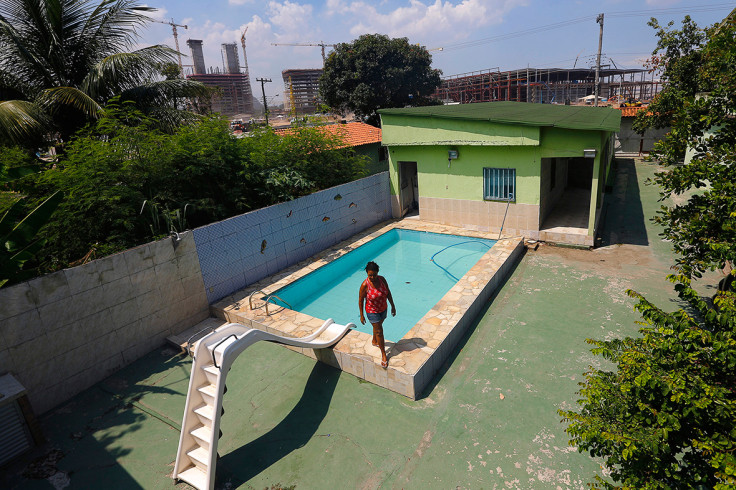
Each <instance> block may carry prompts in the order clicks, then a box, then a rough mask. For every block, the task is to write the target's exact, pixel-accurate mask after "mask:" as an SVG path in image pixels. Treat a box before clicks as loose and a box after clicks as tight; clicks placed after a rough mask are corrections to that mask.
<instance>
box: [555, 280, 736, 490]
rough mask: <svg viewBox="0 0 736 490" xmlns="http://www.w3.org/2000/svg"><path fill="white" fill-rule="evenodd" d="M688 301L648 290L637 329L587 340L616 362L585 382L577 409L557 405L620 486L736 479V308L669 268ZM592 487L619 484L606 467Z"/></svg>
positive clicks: (575, 439) (581, 445)
mask: <svg viewBox="0 0 736 490" xmlns="http://www.w3.org/2000/svg"><path fill="white" fill-rule="evenodd" d="M671 279H672V280H673V281H674V282H676V283H677V285H676V290H677V291H678V294H679V296H680V298H681V299H683V300H684V301H685V302H686V304H687V305H688V306H689V310H688V311H686V310H684V309H681V310H679V311H676V312H674V313H666V312H664V311H663V310H661V309H660V308H658V307H656V306H655V305H653V304H652V303H650V302H649V301H647V300H646V299H645V298H644V297H643V296H641V295H639V294H637V293H635V292H633V291H629V294H630V296H632V297H634V298H636V299H638V304H637V306H636V309H637V310H638V311H639V312H641V314H642V316H643V319H644V321H643V322H641V324H642V325H643V328H641V329H640V331H639V332H640V334H641V336H640V337H637V338H630V337H627V338H625V339H622V340H619V339H616V340H610V341H600V340H588V342H589V343H591V344H593V345H594V346H595V348H594V349H593V352H594V353H595V354H598V355H601V356H603V357H604V358H605V359H607V360H609V361H611V362H612V363H613V364H614V367H615V369H614V370H611V371H607V370H599V369H593V370H591V371H590V372H588V373H586V375H585V377H586V380H585V382H584V383H581V386H582V389H581V390H580V395H581V396H582V400H580V402H579V403H580V404H581V409H580V411H579V412H575V411H560V414H561V415H562V416H563V420H564V421H567V422H570V425H569V427H568V429H567V432H568V434H569V435H570V436H571V437H572V440H571V441H570V442H571V444H573V445H576V446H577V447H578V449H579V450H580V451H588V452H590V454H591V455H592V456H596V457H601V458H603V459H604V465H605V467H606V469H607V470H608V472H610V476H611V478H612V479H613V480H614V482H617V483H620V485H621V487H622V488H631V489H643V488H646V489H655V488H656V489H659V488H662V489H665V488H698V487H700V488H724V489H725V488H733V486H734V485H736V424H735V423H734V422H735V421H736V315H735V314H736V309H735V308H734V299H735V298H736V295H734V293H732V292H720V293H719V295H718V296H717V299H716V301H717V307H714V306H713V305H712V304H711V303H710V302H707V301H704V300H703V299H702V298H700V297H699V296H698V294H697V292H695V291H694V290H693V289H692V287H691V285H690V279H689V278H688V277H687V276H685V275H676V276H672V277H671ZM594 487H596V488H601V487H602V488H619V487H618V486H615V485H612V484H610V483H609V482H607V481H606V480H605V479H603V478H601V477H600V476H597V477H596V485H594Z"/></svg>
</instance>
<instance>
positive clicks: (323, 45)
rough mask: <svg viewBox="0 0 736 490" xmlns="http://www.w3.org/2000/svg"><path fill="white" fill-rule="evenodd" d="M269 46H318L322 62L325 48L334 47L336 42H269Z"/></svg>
mask: <svg viewBox="0 0 736 490" xmlns="http://www.w3.org/2000/svg"><path fill="white" fill-rule="evenodd" d="M271 46H320V47H321V48H322V64H323V65H324V63H325V59H326V58H325V48H326V47H330V48H334V47H335V46H337V45H336V44H325V43H271Z"/></svg>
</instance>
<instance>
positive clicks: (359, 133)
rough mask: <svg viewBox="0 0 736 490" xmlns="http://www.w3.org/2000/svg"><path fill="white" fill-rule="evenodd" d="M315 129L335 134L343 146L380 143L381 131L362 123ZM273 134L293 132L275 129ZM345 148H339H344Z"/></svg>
mask: <svg viewBox="0 0 736 490" xmlns="http://www.w3.org/2000/svg"><path fill="white" fill-rule="evenodd" d="M317 129H319V130H320V131H324V132H325V133H328V134H337V135H340V136H342V138H343V140H344V141H345V143H346V144H345V146H360V145H367V144H370V143H380V142H381V129H380V128H376V127H374V126H371V125H370V124H365V123H362V122H349V123H346V124H328V125H325V126H317ZM274 132H275V133H276V134H288V133H291V132H293V129H291V128H285V129H276V130H275V131H274ZM345 146H342V147H340V148H344V147H345Z"/></svg>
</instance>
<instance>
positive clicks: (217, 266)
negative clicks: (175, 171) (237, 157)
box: [194, 172, 391, 303]
mask: <svg viewBox="0 0 736 490" xmlns="http://www.w3.org/2000/svg"><path fill="white" fill-rule="evenodd" d="M389 198H390V196H389V177H388V172H381V173H380V174H376V175H372V176H370V177H366V178H364V179H360V180H356V181H354V182H349V183H347V184H343V185H339V186H337V187H332V188H330V189H327V190H324V191H320V192H316V193H314V194H310V195H309V196H304V197H300V198H299V199H295V200H293V201H289V202H285V203H281V204H276V205H274V206H269V207H267V208H262V209H258V210H256V211H252V212H250V213H246V214H242V215H240V216H236V217H234V218H230V219H227V220H225V221H220V222H218V223H213V224H211V225H208V226H203V227H202V228H197V229H196V230H194V240H195V242H196V244H197V253H198V254H199V262H200V264H201V267H202V276H203V278H204V285H205V288H206V293H207V299H208V301H209V302H210V303H213V302H215V301H218V300H219V299H221V298H224V297H225V296H227V295H229V294H232V293H233V292H235V291H238V290H239V289H242V288H244V287H245V286H247V285H248V284H252V283H254V282H256V281H259V280H260V279H263V278H264V277H266V276H268V275H271V274H273V273H275V272H277V271H279V270H281V269H283V268H285V267H287V266H289V265H292V264H295V263H297V262H299V261H301V260H304V259H306V258H307V257H311V256H312V255H314V254H316V253H318V252H320V251H322V250H324V249H325V248H327V247H330V246H332V245H334V244H335V243H338V242H340V241H342V240H344V239H345V238H347V237H349V236H351V235H353V234H355V233H357V232H359V231H362V230H364V229H366V228H368V227H370V226H373V225H374V224H376V223H378V222H381V221H384V220H386V219H389V218H390V212H391V207H390V201H389Z"/></svg>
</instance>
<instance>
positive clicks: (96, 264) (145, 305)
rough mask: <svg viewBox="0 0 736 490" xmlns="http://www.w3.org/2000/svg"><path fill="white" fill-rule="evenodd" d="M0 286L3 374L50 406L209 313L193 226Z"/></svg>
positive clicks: (39, 408) (39, 406)
mask: <svg viewBox="0 0 736 490" xmlns="http://www.w3.org/2000/svg"><path fill="white" fill-rule="evenodd" d="M181 236H182V240H181V241H180V242H179V243H178V244H177V246H176V247H174V245H173V242H172V240H171V239H165V240H161V241H158V242H153V243H149V244H147V245H143V246H140V247H136V248H133V249H130V250H127V251H125V252H123V253H120V254H117V255H113V256H110V257H106V258H104V259H100V260H95V261H93V262H90V263H89V264H86V265H83V266H79V267H74V268H71V269H66V270H63V271H60V272H57V273H54V274H50V275H47V276H43V277H40V278H37V279H34V280H32V281H29V282H25V283H21V284H17V285H15V286H11V287H8V288H2V289H0V374H3V373H5V372H11V373H12V374H13V375H14V376H15V377H16V378H17V379H18V380H19V381H20V382H21V383H22V384H23V386H24V387H25V388H26V389H27V390H28V393H29V399H30V401H31V403H32V405H33V409H34V411H35V412H36V413H43V412H45V411H47V410H48V409H50V408H52V407H54V406H55V405H57V404H59V403H62V402H64V401H65V400H67V399H69V398H71V397H72V396H73V395H75V394H77V393H79V392H80V391H82V390H84V389H86V388H88V387H89V386H91V385H93V384H94V383H97V382H98V381H101V380H102V379H104V378H105V377H107V376H109V375H110V374H111V373H112V372H113V371H115V370H117V369H119V368H121V367H123V366H125V365H127V364H130V363H131V362H132V361H134V360H136V359H138V358H139V357H141V356H142V355H144V354H146V353H147V352H149V351H151V350H152V349H154V348H156V347H157V346H159V345H161V344H162V343H163V342H164V340H165V338H166V337H167V336H169V335H171V334H176V333H180V332H182V331H184V330H186V329H187V328H189V327H191V326H192V325H195V324H197V323H198V322H200V321H202V320H203V319H205V318H207V316H208V315H209V306H208V303H207V298H206V296H205V294H204V285H203V283H202V275H201V273H200V269H199V261H198V258H197V253H196V250H195V245H194V237H193V236H192V233H191V232H189V233H184V234H182V235H181Z"/></svg>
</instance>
